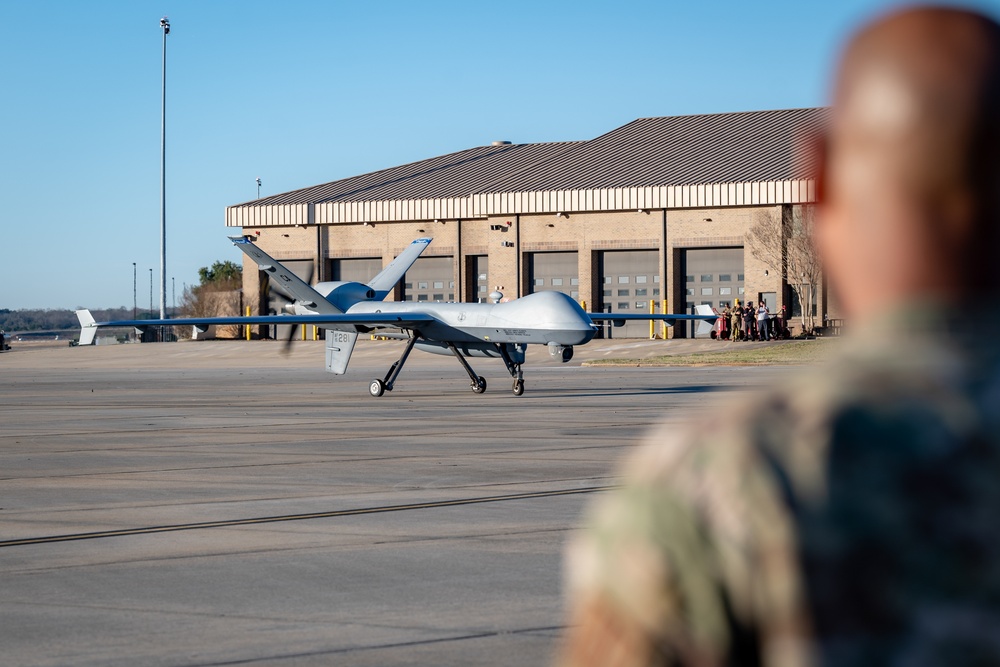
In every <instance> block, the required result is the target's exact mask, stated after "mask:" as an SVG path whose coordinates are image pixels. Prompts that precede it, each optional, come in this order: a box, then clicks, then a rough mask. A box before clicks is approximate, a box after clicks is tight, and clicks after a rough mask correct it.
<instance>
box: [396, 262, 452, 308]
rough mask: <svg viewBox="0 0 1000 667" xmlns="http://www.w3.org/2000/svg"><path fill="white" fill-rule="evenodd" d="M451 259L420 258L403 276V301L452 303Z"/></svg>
mask: <svg viewBox="0 0 1000 667" xmlns="http://www.w3.org/2000/svg"><path fill="white" fill-rule="evenodd" d="M454 300H455V274H454V269H453V262H452V258H451V257H421V258H419V259H418V260H417V261H416V262H414V263H413V266H411V267H410V270H409V271H407V272H406V275H405V276H403V301H454Z"/></svg>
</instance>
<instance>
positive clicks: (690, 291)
mask: <svg viewBox="0 0 1000 667" xmlns="http://www.w3.org/2000/svg"><path fill="white" fill-rule="evenodd" d="M686 292H687V295H688V296H694V288H693V287H688V288H687V290H686Z"/></svg>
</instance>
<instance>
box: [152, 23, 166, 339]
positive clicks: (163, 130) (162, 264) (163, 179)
mask: <svg viewBox="0 0 1000 667" xmlns="http://www.w3.org/2000/svg"><path fill="white" fill-rule="evenodd" d="M160 27H161V28H163V91H162V95H161V97H160V99H161V103H160V319H161V320H164V319H166V318H167V313H166V311H167V35H169V34H170V21H169V20H167V17H166V16H164V17H163V18H162V19H160ZM149 309H150V310H152V309H153V308H152V305H150V308H149Z"/></svg>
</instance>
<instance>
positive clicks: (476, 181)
mask: <svg viewBox="0 0 1000 667" xmlns="http://www.w3.org/2000/svg"><path fill="white" fill-rule="evenodd" d="M826 117H827V109H823V108H816V109H784V110H776V111H749V112H739V113H721V114H707V115H698V116H665V117H659V118H640V119H638V120H634V121H632V122H631V123H628V124H626V125H623V126H622V127H619V128H617V129H615V130H612V131H611V132H608V133H607V134H603V135H601V136H599V137H597V138H596V139H592V140H590V141H581V142H565V143H542V144H501V145H493V146H480V147H476V148H470V149H467V150H464V151H458V152H456V153H449V154H447V155H442V156H439V157H435V158H430V159H428V160H421V161H419V162H412V163H410V164H405V165H401V166H398V167H392V168H390V169H383V170H381V171H375V172H372V173H369V174H363V175H361V176H354V177H351V178H345V179H341V180H339V181H333V182H331V183H324V184H322V185H316V186H312V187H309V188H302V189H300V190H293V191H292V192H285V193H282V194H278V195H273V196H271V197H265V198H263V199H256V200H253V201H249V202H246V203H244V204H237V205H235V206H230V207H228V208H227V209H226V224H227V225H229V226H248V225H305V224H336V223H359V222H384V221H405V220H429V219H434V218H441V219H456V218H461V219H469V218H481V217H486V216H490V215H506V214H516V213H542V212H568V211H609V210H626V209H651V208H657V209H658V208H688V207H713V206H751V205H765V204H779V203H800V202H810V201H814V200H815V179H814V177H813V173H814V165H812V164H810V163H809V162H808V161H805V162H803V161H802V160H801V155H800V154H799V151H798V148H799V146H800V142H801V141H802V140H803V139H805V138H806V137H808V135H810V134H812V133H815V132H817V131H819V130H820V129H821V128H822V126H823V124H824V123H825V122H826Z"/></svg>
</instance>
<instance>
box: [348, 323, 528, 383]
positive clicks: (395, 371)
mask: <svg viewBox="0 0 1000 667" xmlns="http://www.w3.org/2000/svg"><path fill="white" fill-rule="evenodd" d="M416 343H417V337H416V336H411V337H410V338H408V339H407V341H406V348H405V349H404V350H403V354H401V355H399V359H397V360H396V361H395V362H393V364H392V366H390V367H389V371H388V372H387V373H386V374H385V377H384V378H381V379H380V378H375V379H374V380H372V381H371V384H369V385H368V393H370V394H371V395H372V396H374V397H376V398H378V397H379V396H382V395H383V394H384V393H385V392H387V391H392V387H393V385H394V384H395V383H396V378H397V377H399V372H400V371H401V370H403V364H405V363H406V358H407V357H409V356H410V352H411V351H413V346H414V345H416ZM494 347H495V348H496V350H497V351H498V352H499V353H500V357H501V358H502V359H503V363H504V365H505V366H506V367H507V371H508V372H509V373H510V375H511V377H512V378H514V385H513V387H511V391H512V392H513V393H514V395H515V396H520V395H522V394H523V393H524V374H523V373H522V372H521V364H520V363H518V362H517V361H515V360H514V358H513V357H512V356H511V354H510V352H509V351H508V349H507V346H506V345H501V344H495V345H494ZM448 349H449V350H451V353H452V354H454V355H455V358H456V359H458V362H459V363H460V364H462V368H464V369H465V372H466V373H468V374H469V380H470V382H469V387H470V388H471V389H472V391H473V392H474V393H476V394H482V393H483V392H485V391H486V378H484V377H483V376H482V375H476V372H475V371H474V370H472V366H470V365H469V362H468V361H466V360H465V357H464V356H462V353H461V352H459V351H458V348H456V347H455V344H454V343H448ZM517 354H518V355H519V360H520V361H523V360H524V353H523V350H521V349H520V348H519V351H518V352H517Z"/></svg>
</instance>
